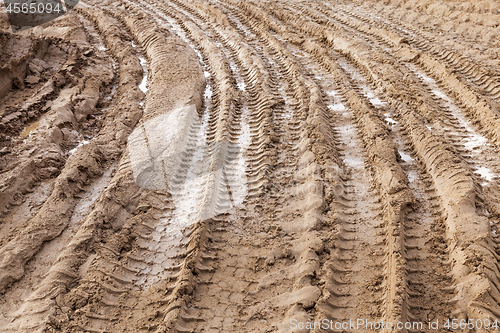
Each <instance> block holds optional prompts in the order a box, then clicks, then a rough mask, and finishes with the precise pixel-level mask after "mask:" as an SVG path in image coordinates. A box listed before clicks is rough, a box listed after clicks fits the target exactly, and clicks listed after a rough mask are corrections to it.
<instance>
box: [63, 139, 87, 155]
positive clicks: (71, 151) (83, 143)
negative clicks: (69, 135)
mask: <svg viewBox="0 0 500 333" xmlns="http://www.w3.org/2000/svg"><path fill="white" fill-rule="evenodd" d="M89 142H90V141H87V140H82V141H80V142H79V143H78V146H76V147H75V148H73V149H71V150H70V151H69V152H68V154H69V156H71V155H73V154H74V153H75V151H76V150H77V149H78V148H80V147H81V146H83V145H86V144H88V143H89Z"/></svg>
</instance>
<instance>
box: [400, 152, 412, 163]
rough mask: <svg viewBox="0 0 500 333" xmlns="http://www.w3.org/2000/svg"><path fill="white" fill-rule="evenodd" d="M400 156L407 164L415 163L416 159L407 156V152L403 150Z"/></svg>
mask: <svg viewBox="0 0 500 333" xmlns="http://www.w3.org/2000/svg"><path fill="white" fill-rule="evenodd" d="M399 156H401V158H402V159H403V161H405V162H407V163H411V162H413V161H414V159H413V158H412V157H411V156H410V155H408V154H406V153H405V152H403V151H401V150H400V151H399Z"/></svg>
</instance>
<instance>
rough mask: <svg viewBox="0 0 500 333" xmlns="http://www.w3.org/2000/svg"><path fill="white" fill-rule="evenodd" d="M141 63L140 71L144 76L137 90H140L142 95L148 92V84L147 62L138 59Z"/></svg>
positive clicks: (141, 58)
mask: <svg viewBox="0 0 500 333" xmlns="http://www.w3.org/2000/svg"><path fill="white" fill-rule="evenodd" d="M139 60H140V62H141V66H142V70H143V71H144V76H143V77H142V82H141V84H140V85H139V89H141V90H142V92H143V93H146V92H147V91H148V87H147V83H148V62H147V61H146V59H144V58H143V57H139Z"/></svg>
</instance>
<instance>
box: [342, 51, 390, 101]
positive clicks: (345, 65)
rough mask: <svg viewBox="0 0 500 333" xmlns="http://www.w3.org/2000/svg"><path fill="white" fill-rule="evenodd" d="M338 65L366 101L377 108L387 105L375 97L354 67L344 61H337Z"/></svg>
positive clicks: (367, 83)
mask: <svg viewBox="0 0 500 333" xmlns="http://www.w3.org/2000/svg"><path fill="white" fill-rule="evenodd" d="M338 63H339V65H340V67H342V69H343V70H344V71H346V72H347V73H348V74H349V76H350V77H351V79H352V80H354V81H357V82H356V85H357V86H358V87H359V88H360V89H361V93H362V94H363V96H365V97H366V98H367V99H368V101H369V102H370V103H371V104H372V105H373V106H374V107H376V108H378V107H381V106H384V105H386V104H387V103H386V102H383V101H382V100H380V98H378V97H377V96H376V95H375V93H374V92H373V90H372V89H371V88H370V84H369V82H368V81H367V80H366V79H365V78H364V77H363V75H361V73H360V72H359V71H358V70H357V69H356V68H355V67H354V66H352V65H351V64H349V63H348V62H347V61H345V60H344V59H339V60H338Z"/></svg>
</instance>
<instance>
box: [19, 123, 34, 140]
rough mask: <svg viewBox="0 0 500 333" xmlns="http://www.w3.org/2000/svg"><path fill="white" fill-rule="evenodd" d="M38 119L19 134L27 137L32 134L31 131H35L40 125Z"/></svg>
mask: <svg viewBox="0 0 500 333" xmlns="http://www.w3.org/2000/svg"><path fill="white" fill-rule="evenodd" d="M38 123H39V122H38V121H35V122H34V123H33V124H31V125H29V126H27V127H26V128H25V129H24V131H22V132H21V134H19V135H20V136H21V138H25V137H27V136H28V135H30V134H31V132H33V131H34V130H35V129H36V128H37V127H38Z"/></svg>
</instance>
